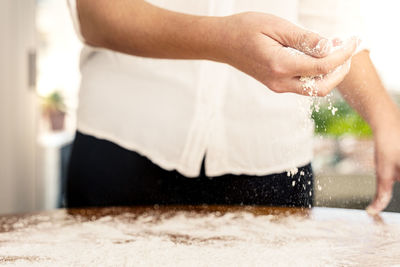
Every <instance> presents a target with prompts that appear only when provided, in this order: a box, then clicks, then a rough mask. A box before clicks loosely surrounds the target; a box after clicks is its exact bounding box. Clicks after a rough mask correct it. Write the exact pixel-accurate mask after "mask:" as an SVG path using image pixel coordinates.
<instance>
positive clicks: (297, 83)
mask: <svg viewBox="0 0 400 267" xmlns="http://www.w3.org/2000/svg"><path fill="white" fill-rule="evenodd" d="M350 65H351V61H350V60H349V61H347V62H346V63H345V64H344V65H342V66H339V67H338V68H336V69H335V70H334V71H332V72H331V73H329V74H327V75H319V76H308V77H306V76H302V77H293V78H291V79H288V80H286V81H284V82H280V83H275V84H273V85H272V88H271V87H270V89H272V90H273V91H275V92H292V93H296V94H301V95H307V96H326V95H328V94H329V93H330V92H331V91H332V90H333V89H335V88H336V87H337V85H338V84H339V83H341V82H342V81H343V79H344V78H345V77H346V75H347V73H348V72H349V70H350Z"/></svg>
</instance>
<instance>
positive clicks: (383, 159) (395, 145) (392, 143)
mask: <svg viewBox="0 0 400 267" xmlns="http://www.w3.org/2000/svg"><path fill="white" fill-rule="evenodd" d="M396 113H397V112H396ZM382 121H383V123H382V125H381V126H380V127H379V128H378V130H377V131H375V135H374V142H375V165H376V194H375V198H374V200H373V201H372V203H371V204H370V205H369V206H368V208H367V212H368V213H369V214H372V215H375V214H377V213H379V212H380V211H382V210H384V209H385V208H386V207H387V205H388V204H389V202H390V200H391V198H392V190H393V185H394V183H395V182H396V181H400V116H396V115H395V116H393V118H390V119H388V118H382Z"/></svg>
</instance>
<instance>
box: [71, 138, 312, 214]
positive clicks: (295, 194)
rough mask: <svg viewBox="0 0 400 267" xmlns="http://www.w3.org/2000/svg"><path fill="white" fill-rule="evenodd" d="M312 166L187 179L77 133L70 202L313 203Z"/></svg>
mask: <svg viewBox="0 0 400 267" xmlns="http://www.w3.org/2000/svg"><path fill="white" fill-rule="evenodd" d="M313 195H314V194H313V172H312V169H311V165H310V164H308V165H306V166H303V167H300V168H299V171H298V172H297V174H295V175H294V176H293V177H291V176H290V177H288V175H287V173H286V172H284V173H279V174H273V175H266V176H248V175H231V174H228V175H223V176H219V177H213V178H210V177H207V176H206V175H205V173H204V164H203V166H202V171H201V174H200V175H199V177H197V178H187V177H185V176H183V175H181V174H180V173H178V172H176V171H167V170H164V169H162V168H160V167H158V166H157V165H155V164H154V163H152V162H151V161H150V160H149V159H147V158H145V157H143V156H141V155H139V154H138V153H136V152H133V151H130V150H126V149H124V148H122V147H120V146H118V145H116V144H114V143H112V142H109V141H106V140H99V139H96V138H94V137H92V136H88V135H84V134H82V133H79V132H77V134H76V138H75V141H74V144H73V148H72V154H71V159H70V165H69V170H68V178H67V188H66V205H67V207H89V206H121V205H153V204H161V205H168V204H177V205H180V204H185V205H198V204H221V205H241V204H243V205H274V206H293V207H310V206H312V204H313Z"/></svg>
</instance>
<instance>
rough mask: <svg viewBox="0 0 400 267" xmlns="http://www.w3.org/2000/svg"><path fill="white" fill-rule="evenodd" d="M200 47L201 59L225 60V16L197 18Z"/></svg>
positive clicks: (226, 34) (226, 38)
mask: <svg viewBox="0 0 400 267" xmlns="http://www.w3.org/2000/svg"><path fill="white" fill-rule="evenodd" d="M199 25H200V27H201V29H200V31H199V32H200V36H199V38H200V40H199V43H200V47H199V50H200V51H199V53H200V54H201V55H202V58H203V59H207V60H212V61H217V62H224V63H226V62H227V59H228V58H229V57H228V55H227V54H228V53H227V52H228V51H227V50H228V49H227V48H228V47H227V44H229V41H228V40H229V36H228V30H227V27H226V17H201V18H200V19H199Z"/></svg>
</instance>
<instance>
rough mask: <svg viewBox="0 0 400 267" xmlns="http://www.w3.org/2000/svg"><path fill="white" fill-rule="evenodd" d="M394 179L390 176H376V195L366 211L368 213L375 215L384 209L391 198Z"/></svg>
mask: <svg viewBox="0 0 400 267" xmlns="http://www.w3.org/2000/svg"><path fill="white" fill-rule="evenodd" d="M393 183H394V180H393V178H392V177H386V178H383V177H378V178H377V188H376V195H375V198H374V200H373V201H372V203H371V204H370V205H369V206H368V207H367V209H366V211H367V212H368V214H370V215H376V214H378V213H379V212H381V211H382V210H384V209H385V208H386V207H387V205H388V204H389V202H390V200H391V198H392V190H393Z"/></svg>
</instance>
